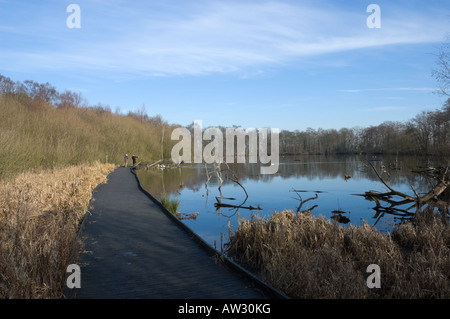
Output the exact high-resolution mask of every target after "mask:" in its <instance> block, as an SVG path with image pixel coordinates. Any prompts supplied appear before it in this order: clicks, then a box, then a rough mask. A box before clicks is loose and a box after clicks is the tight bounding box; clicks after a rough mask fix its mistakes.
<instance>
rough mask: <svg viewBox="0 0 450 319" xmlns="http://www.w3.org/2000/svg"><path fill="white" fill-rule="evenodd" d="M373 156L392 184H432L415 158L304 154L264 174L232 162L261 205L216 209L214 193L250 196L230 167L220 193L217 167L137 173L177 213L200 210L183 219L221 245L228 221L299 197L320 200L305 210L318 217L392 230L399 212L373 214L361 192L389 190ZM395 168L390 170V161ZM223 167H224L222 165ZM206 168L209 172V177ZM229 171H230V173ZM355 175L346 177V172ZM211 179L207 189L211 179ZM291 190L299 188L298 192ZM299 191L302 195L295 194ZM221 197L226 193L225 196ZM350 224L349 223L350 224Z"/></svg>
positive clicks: (266, 212) (238, 198) (286, 205)
mask: <svg viewBox="0 0 450 319" xmlns="http://www.w3.org/2000/svg"><path fill="white" fill-rule="evenodd" d="M367 160H371V161H372V163H373V164H374V166H375V167H376V168H377V170H378V171H380V172H381V171H382V168H383V167H384V168H385V171H384V172H383V173H382V176H383V178H384V179H385V180H386V181H387V182H388V183H389V185H390V186H391V187H394V188H395V189H397V190H399V191H402V192H405V193H407V194H410V195H412V196H414V193H413V192H412V190H411V186H410V185H413V186H414V187H415V189H416V190H417V191H418V192H419V193H424V192H427V191H428V189H429V188H430V187H431V186H432V184H430V181H428V180H427V179H425V178H423V177H421V176H420V175H418V174H416V173H412V172H411V170H413V169H417V167H418V166H423V165H426V164H427V163H426V160H425V159H424V158H415V157H399V158H397V157H395V156H394V157H381V156H342V157H325V156H305V157H286V158H280V166H279V170H278V173H277V174H274V175H260V168H259V166H258V164H230V165H229V168H230V169H231V170H232V171H233V172H234V173H235V176H237V177H238V181H239V182H240V183H241V184H242V186H243V187H244V188H245V190H246V191H247V193H248V198H247V200H246V202H245V204H244V206H252V207H259V208H261V209H260V210H248V209H242V208H241V209H239V210H237V209H235V208H223V207H222V208H220V209H216V207H215V206H214V203H215V202H216V197H218V198H220V197H222V202H223V203H228V204H233V205H240V204H241V203H242V202H243V201H244V200H245V198H246V194H245V192H244V191H243V189H242V188H241V187H240V186H239V185H238V184H236V183H234V182H232V181H231V180H229V179H227V178H226V174H227V172H229V171H223V172H222V178H223V179H224V183H223V185H222V188H221V193H222V194H220V192H219V190H218V186H219V180H218V179H217V178H215V177H216V174H215V171H214V166H207V167H205V165H198V164H193V165H188V166H183V167H181V168H170V169H164V170H159V169H151V170H148V171H146V170H139V171H138V175H139V178H140V180H141V183H142V185H143V187H144V188H145V189H147V190H148V191H149V192H150V193H152V194H153V195H154V196H155V197H156V198H160V196H161V195H163V194H166V195H168V196H170V197H171V198H177V199H178V200H179V201H180V206H179V211H180V212H181V213H182V214H191V213H196V212H198V213H199V215H198V217H197V219H195V220H188V219H185V220H183V222H185V223H186V224H187V225H188V226H189V227H190V228H191V229H192V230H194V231H195V232H196V233H197V234H199V235H200V236H201V237H202V238H203V239H204V240H206V241H207V242H208V243H209V244H211V245H212V246H215V247H217V249H220V245H221V242H222V243H225V242H226V241H227V239H228V232H229V231H228V229H229V227H228V225H229V223H230V225H231V228H232V230H235V229H236V226H237V224H238V222H237V217H238V216H240V217H244V218H250V217H251V214H259V216H261V217H266V216H270V215H271V214H272V213H273V212H274V211H282V210H285V209H291V210H294V211H295V210H296V209H297V207H298V206H299V204H300V202H299V197H298V195H300V196H301V198H302V199H303V200H306V199H308V198H311V197H315V196H316V194H317V196H318V197H317V199H315V200H311V201H308V202H307V203H305V204H304V205H303V207H302V209H306V208H311V207H312V206H314V205H317V207H315V208H314V209H313V211H312V212H313V214H314V215H316V216H324V217H326V218H331V217H332V216H333V213H332V212H333V211H336V210H340V211H342V212H344V213H343V214H342V216H345V217H347V218H348V219H349V220H350V222H349V224H353V225H361V224H362V223H363V222H364V221H365V222H367V223H368V224H369V225H374V224H375V227H376V228H377V229H378V230H380V231H381V232H388V231H390V230H391V229H392V225H393V224H394V223H396V222H398V220H399V216H394V215H389V214H385V215H384V216H383V217H382V218H380V219H379V218H378V216H377V218H374V217H375V215H376V211H374V210H373V207H375V204H374V202H371V201H368V200H366V199H365V198H364V197H363V196H357V195H355V194H364V193H365V192H366V191H370V190H373V191H380V192H385V191H387V188H386V187H385V186H384V185H383V184H382V183H381V182H380V181H379V179H378V178H377V177H376V175H375V173H374V172H373V170H372V168H371V167H370V166H369V165H368V164H367ZM393 164H396V165H397V168H400V169H391V168H389V166H390V165H393ZM221 168H222V169H226V168H227V167H226V165H225V164H222V166H221ZM207 170H208V172H209V173H208V174H209V175H207ZM230 174H231V173H230ZM345 175H349V176H351V178H350V179H348V180H345V178H344V176H345ZM207 176H211V179H210V181H209V183H208V185H207V187H205V183H206V181H207V180H208V177H207ZM293 190H297V191H301V192H297V193H296V192H294V191H293ZM297 194H298V195H297ZM221 195H222V196H221ZM347 225H348V224H347Z"/></svg>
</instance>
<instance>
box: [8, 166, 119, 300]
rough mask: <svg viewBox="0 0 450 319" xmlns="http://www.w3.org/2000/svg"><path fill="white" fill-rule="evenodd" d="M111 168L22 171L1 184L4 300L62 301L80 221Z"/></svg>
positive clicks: (83, 167) (85, 167) (79, 167)
mask: <svg viewBox="0 0 450 319" xmlns="http://www.w3.org/2000/svg"><path fill="white" fill-rule="evenodd" d="M114 167H115V166H114V165H113V164H100V163H98V162H97V163H94V164H91V165H81V166H70V167H66V168H59V169H50V170H46V171H41V172H37V173H32V172H28V173H21V174H19V175H18V176H17V177H16V178H15V179H13V180H11V181H8V182H3V183H2V184H0V298H61V297H62V292H63V287H64V279H65V271H66V267H67V265H68V264H70V262H71V258H74V256H72V252H73V251H74V250H73V249H74V243H75V238H76V234H77V231H78V229H79V225H80V222H81V220H82V217H83V216H84V214H85V212H86V211H87V210H88V205H89V202H90V199H91V197H92V191H93V189H94V188H95V187H96V186H97V185H99V184H101V183H105V182H106V177H107V175H108V173H109V172H111V171H112V170H113V169H114Z"/></svg>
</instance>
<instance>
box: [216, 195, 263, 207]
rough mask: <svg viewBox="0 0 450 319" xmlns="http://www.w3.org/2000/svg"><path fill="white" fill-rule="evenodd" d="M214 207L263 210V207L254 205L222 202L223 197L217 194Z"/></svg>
mask: <svg viewBox="0 0 450 319" xmlns="http://www.w3.org/2000/svg"><path fill="white" fill-rule="evenodd" d="M214 207H216V208H217V209H219V208H222V207H229V208H237V209H240V208H242V209H248V210H262V208H261V207H259V205H258V207H253V206H251V205H250V206H243V204H241V205H233V204H227V203H222V201H221V199H220V198H218V197H217V196H216V202H215V203H214Z"/></svg>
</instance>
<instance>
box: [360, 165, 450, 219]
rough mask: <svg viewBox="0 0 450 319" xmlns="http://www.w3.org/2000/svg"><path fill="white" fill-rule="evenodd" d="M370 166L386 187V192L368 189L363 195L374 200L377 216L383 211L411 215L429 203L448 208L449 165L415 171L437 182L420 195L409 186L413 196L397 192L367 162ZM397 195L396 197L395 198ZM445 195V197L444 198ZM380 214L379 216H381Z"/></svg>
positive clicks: (449, 188) (449, 189)
mask: <svg viewBox="0 0 450 319" xmlns="http://www.w3.org/2000/svg"><path fill="white" fill-rule="evenodd" d="M369 164H370V166H371V167H372V169H373V170H374V172H375V174H376V175H377V177H378V179H379V180H380V181H381V182H382V183H383V184H384V185H385V186H386V187H387V188H388V190H389V191H388V192H384V193H380V192H375V191H368V192H366V193H365V194H364V195H361V196H364V197H365V198H366V199H368V200H371V201H374V202H375V204H376V207H375V208H374V210H376V211H377V215H375V218H377V217H378V216H379V215H380V213H382V214H381V216H382V215H384V213H386V212H387V213H389V214H393V215H401V216H412V215H414V214H415V213H416V212H418V211H420V210H421V209H422V208H423V207H424V206H426V205H430V206H434V207H439V208H445V209H448V206H449V204H450V203H449V201H448V195H449V194H448V193H449V192H450V187H449V186H450V172H449V167H441V168H426V169H422V170H419V171H415V172H416V173H420V174H423V175H425V176H428V177H431V178H433V179H434V180H435V181H436V182H437V183H436V185H435V186H434V187H433V188H432V189H431V190H430V191H429V192H428V193H427V194H425V195H423V196H420V195H419V194H418V193H417V191H416V190H415V189H414V186H412V185H410V186H411V189H412V191H413V193H414V196H411V195H407V194H405V193H402V192H399V191H397V190H395V189H393V188H392V187H391V186H389V184H388V183H387V182H386V181H385V180H384V179H383V178H382V177H381V175H380V174H379V173H378V172H377V170H376V169H375V167H374V166H373V165H372V163H371V162H369ZM396 197H397V198H396ZM445 197H447V198H445ZM381 202H386V203H388V204H389V205H390V206H388V207H385V206H383V205H381ZM408 204H411V205H410V206H409V207H408V208H405V209H404V208H400V207H401V206H404V205H408ZM413 208H415V212H414V213H413V212H410V211H411V210H412V209H413ZM381 216H380V217H381Z"/></svg>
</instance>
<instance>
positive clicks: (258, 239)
mask: <svg viewBox="0 0 450 319" xmlns="http://www.w3.org/2000/svg"><path fill="white" fill-rule="evenodd" d="M226 248H227V253H228V255H229V256H230V257H232V258H234V259H235V260H237V261H239V262H240V263H241V264H243V265H245V266H247V267H249V268H250V269H252V270H253V271H255V272H257V273H259V274H260V275H261V276H262V277H263V279H265V280H266V281H267V282H269V283H270V284H272V285H273V286H274V287H276V288H278V289H280V290H281V291H283V292H285V293H286V294H287V295H289V296H291V297H292V298H332V299H334V298H358V299H360V298H450V227H449V225H448V220H443V219H442V218H441V217H440V216H439V215H436V214H435V213H434V212H433V211H431V210H425V211H423V212H420V213H418V214H417V215H416V216H415V217H414V218H413V219H412V220H411V221H410V222H409V223H403V224H401V225H398V226H396V227H395V229H394V230H393V232H392V233H391V234H387V235H385V234H381V233H380V232H378V231H377V230H376V229H374V228H372V227H370V226H369V225H367V224H364V225H362V226H359V227H356V226H349V227H343V226H341V225H338V224H336V223H333V222H330V221H328V220H326V219H325V218H322V217H314V216H313V215H311V214H310V213H303V214H295V213H294V212H292V211H282V212H275V213H274V214H273V215H272V216H271V218H268V219H263V218H260V217H257V216H253V217H252V218H251V219H250V220H248V219H242V218H241V219H240V220H239V225H238V228H237V230H236V231H235V232H234V233H230V240H229V243H228V244H227V247H226ZM371 264H377V265H378V266H379V267H380V270H381V288H379V289H378V288H371V289H370V288H368V286H367V279H368V277H369V276H370V275H371V273H368V272H367V267H368V266H369V265H371Z"/></svg>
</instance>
